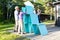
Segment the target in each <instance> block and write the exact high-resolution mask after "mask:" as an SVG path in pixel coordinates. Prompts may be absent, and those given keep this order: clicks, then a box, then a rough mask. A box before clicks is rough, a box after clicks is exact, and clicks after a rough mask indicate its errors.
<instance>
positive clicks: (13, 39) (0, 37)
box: [0, 24, 29, 40]
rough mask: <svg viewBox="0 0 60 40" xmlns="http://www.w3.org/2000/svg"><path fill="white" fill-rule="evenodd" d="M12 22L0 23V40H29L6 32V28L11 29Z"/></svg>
mask: <svg viewBox="0 0 60 40" xmlns="http://www.w3.org/2000/svg"><path fill="white" fill-rule="evenodd" d="M13 27H14V24H5V25H0V40H29V39H27V38H25V37H22V36H19V35H16V34H13V33H10V32H7V30H12V29H13Z"/></svg>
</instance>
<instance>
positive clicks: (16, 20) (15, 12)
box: [14, 6, 19, 32]
mask: <svg viewBox="0 0 60 40" xmlns="http://www.w3.org/2000/svg"><path fill="white" fill-rule="evenodd" d="M18 13H19V7H18V6H16V7H15V11H14V17H15V28H14V32H17V30H18Z"/></svg>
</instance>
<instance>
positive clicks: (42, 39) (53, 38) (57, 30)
mask: <svg viewBox="0 0 60 40" xmlns="http://www.w3.org/2000/svg"><path fill="white" fill-rule="evenodd" d="M47 29H48V31H49V33H48V35H46V36H41V35H37V36H35V35H32V36H31V35H30V36H27V37H28V38H30V39H31V40H60V27H55V26H54V25H48V26H47Z"/></svg>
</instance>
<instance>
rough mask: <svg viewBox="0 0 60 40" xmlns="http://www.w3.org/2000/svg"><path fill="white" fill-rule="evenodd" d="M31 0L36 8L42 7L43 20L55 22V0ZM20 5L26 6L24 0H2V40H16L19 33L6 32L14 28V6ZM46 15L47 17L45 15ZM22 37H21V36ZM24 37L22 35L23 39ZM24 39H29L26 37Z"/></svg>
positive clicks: (0, 12)
mask: <svg viewBox="0 0 60 40" xmlns="http://www.w3.org/2000/svg"><path fill="white" fill-rule="evenodd" d="M29 1H31V2H32V3H33V4H34V6H35V9H37V8H40V10H41V11H42V12H41V18H42V17H43V19H41V21H42V22H43V23H45V24H49V23H50V24H51V23H54V20H55V19H54V14H55V13H54V6H53V2H56V1H55V0H35V1H34V0H29ZM17 5H18V6H19V7H20V8H21V7H23V6H24V1H23V0H0V40H8V38H9V40H15V39H16V38H18V37H19V36H18V35H14V34H12V33H9V32H6V31H8V30H12V29H13V28H14V22H15V20H14V7H15V6H17ZM45 16H46V17H45ZM19 38H20V37H19ZM23 38H24V37H22V39H23ZM23 40H28V39H26V38H24V39H23Z"/></svg>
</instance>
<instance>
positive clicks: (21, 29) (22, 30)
mask: <svg viewBox="0 0 60 40" xmlns="http://www.w3.org/2000/svg"><path fill="white" fill-rule="evenodd" d="M20 22H21V23H20V24H21V34H23V21H22V19H21V20H20Z"/></svg>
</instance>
